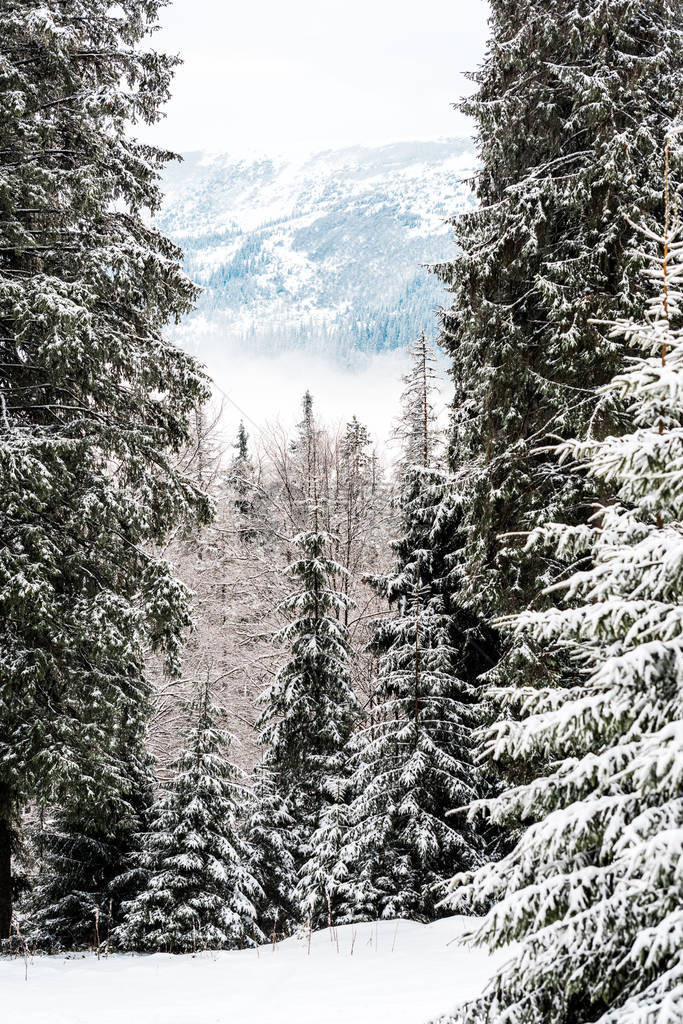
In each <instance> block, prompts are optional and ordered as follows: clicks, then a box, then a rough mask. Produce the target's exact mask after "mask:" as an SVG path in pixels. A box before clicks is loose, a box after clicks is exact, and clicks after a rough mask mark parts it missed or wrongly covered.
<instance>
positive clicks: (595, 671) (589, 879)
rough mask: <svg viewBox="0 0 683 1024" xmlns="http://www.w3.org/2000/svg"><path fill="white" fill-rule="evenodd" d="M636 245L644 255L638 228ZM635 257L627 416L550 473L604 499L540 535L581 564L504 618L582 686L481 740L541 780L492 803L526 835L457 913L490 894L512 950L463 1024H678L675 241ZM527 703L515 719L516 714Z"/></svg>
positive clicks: (623, 325)
mask: <svg viewBox="0 0 683 1024" xmlns="http://www.w3.org/2000/svg"><path fill="white" fill-rule="evenodd" d="M644 240H645V241H646V242H647V243H648V249H649V243H651V242H652V241H654V240H656V236H655V235H654V233H653V232H651V231H646V232H645V234H644ZM658 241H659V243H660V244H661V246H662V247H663V250H664V253H663V255H661V254H660V255H659V257H653V258H652V260H651V261H649V260H648V249H646V250H645V251H641V253H640V256H641V258H642V259H643V261H644V262H646V263H647V265H648V267H649V273H650V276H655V275H658V276H659V277H660V279H661V275H662V270H663V272H664V286H663V288H662V289H661V290H660V294H659V296H658V298H657V300H656V301H655V302H654V303H652V304H651V305H650V307H649V310H648V313H647V316H646V318H645V319H644V320H643V321H641V322H638V321H636V322H634V321H632V320H630V319H629V318H628V317H626V318H624V319H622V320H620V321H619V322H617V323H616V324H615V329H614V331H613V332H612V336H616V337H621V338H625V340H626V341H627V342H629V343H631V344H634V345H636V346H637V347H638V349H639V350H640V352H641V353H644V354H643V355H641V356H639V357H638V358H634V359H631V360H629V362H628V364H627V367H626V369H624V370H623V371H622V372H621V373H619V374H617V375H616V376H615V377H614V378H613V380H612V381H611V383H610V384H609V385H608V387H607V388H606V389H605V394H606V395H608V396H609V397H610V398H611V399H612V400H613V401H614V402H615V403H618V404H619V405H621V406H622V407H623V408H625V409H627V410H628V413H629V416H630V417H631V418H632V427H631V429H630V430H629V431H628V432H626V433H623V434H621V435H620V436H615V435H608V436H607V437H604V438H603V437H600V436H596V435H595V434H589V435H588V437H587V439H586V440H583V441H573V442H567V443H565V444H563V445H562V446H561V447H560V449H559V458H560V459H561V460H562V461H563V462H564V463H565V464H569V465H574V466H576V465H577V463H578V466H579V467H580V468H582V469H583V470H585V471H586V472H588V473H589V474H590V475H591V477H592V478H593V479H594V480H595V481H596V485H601V484H605V485H606V486H607V488H608V489H609V490H614V491H615V492H616V498H615V500H614V501H613V502H611V503H609V504H605V505H600V506H599V507H598V508H597V510H594V514H593V517H592V518H591V520H590V522H589V523H588V524H586V525H573V526H572V525H560V524H557V523H554V524H550V525H548V526H545V527H541V528H538V529H537V531H536V532H535V533H534V534H532V535H531V538H530V540H529V545H530V546H536V545H538V544H541V545H542V546H545V545H546V544H551V545H553V546H554V547H556V549H557V551H558V556H559V557H561V558H563V559H564V558H569V559H572V560H573V559H576V558H579V557H583V559H584V560H583V563H582V566H585V568H583V567H582V568H581V569H580V570H577V571H576V572H574V574H573V575H572V576H571V577H570V579H569V580H568V581H566V582H564V583H563V584H561V585H559V584H557V585H555V586H554V587H553V588H552V590H551V596H552V595H553V594H555V593H556V592H557V591H558V590H564V591H565V600H564V602H563V604H562V606H560V607H553V608H549V609H547V610H545V611H539V612H533V613H532V612H526V613H523V614H521V615H520V616H518V617H517V618H516V619H515V620H514V624H515V625H516V627H517V629H518V630H519V632H520V635H521V637H522V638H524V637H527V636H530V637H533V638H535V639H536V640H537V642H539V643H541V644H544V645H546V646H550V645H555V646H560V647H562V648H563V649H564V650H565V652H567V655H568V656H569V657H570V658H571V661H572V664H573V665H574V668H575V673H576V680H577V681H576V682H575V684H574V685H573V686H568V687H566V688H555V687H552V686H550V687H544V688H540V689H537V690H536V689H526V690H524V691H522V692H520V691H519V690H517V689H514V688H513V689H510V690H509V691H508V692H507V697H508V699H509V700H510V702H511V704H512V706H513V707H516V709H517V710H518V713H521V715H522V720H521V721H508V722H501V723H499V724H498V726H497V727H496V728H495V729H494V730H493V732H492V733H491V735H490V752H491V754H492V756H494V757H496V758H499V759H505V760H508V759H509V760H512V761H513V762H514V761H526V762H530V763H531V764H538V763H539V761H540V763H546V764H549V765H550V766H551V767H550V768H549V770H548V771H547V773H546V774H545V775H543V776H541V777H538V778H536V779H535V780H534V781H532V782H530V783H528V784H526V785H523V786H520V787H518V788H515V789H512V790H511V791H508V792H506V793H504V794H502V795H501V796H500V797H499V798H498V799H496V800H494V801H492V802H491V803H490V805H489V810H490V811H491V813H492V814H493V816H494V818H496V819H497V820H499V821H501V822H502V823H506V822H508V821H510V820H511V819H512V820H518V819H520V818H521V819H523V820H524V821H525V822H526V823H530V827H529V828H528V830H527V832H526V833H525V834H524V835H523V837H522V839H521V840H520V842H519V844H518V846H517V847H516V849H515V850H514V851H513V852H512V853H511V854H509V855H508V856H507V857H506V858H505V859H504V860H502V861H501V862H500V863H498V864H496V865H492V866H491V865H490V866H489V867H488V868H487V869H486V871H485V872H482V874H480V875H478V876H475V878H474V880H471V879H470V880H465V879H460V880H459V881H460V883H462V882H463V881H469V884H468V885H466V886H465V887H464V890H463V889H457V888H456V893H455V898H458V897H459V896H460V895H462V894H463V893H464V894H467V893H468V892H469V893H473V894H474V896H475V897H476V898H477V899H478V900H479V901H480V902H481V903H483V904H486V903H487V901H489V900H491V899H494V900H499V901H500V902H499V903H498V904H497V905H496V906H494V907H493V909H492V910H491V911H490V913H489V914H488V916H487V917H486V918H485V919H484V921H483V923H482V924H481V926H480V928H479V930H478V933H477V936H476V938H477V941H479V942H485V943H487V944H489V945H492V946H502V945H506V944H507V943H509V942H510V941H514V940H517V941H519V942H520V943H521V945H520V946H519V948H518V950H517V952H516V953H515V954H514V955H513V957H512V959H511V960H510V961H509V963H507V964H506V965H505V967H504V968H502V970H500V971H499V973H498V976H497V978H496V979H495V981H494V982H493V984H492V985H491V986H490V987H489V989H488V991H487V992H486V993H485V994H484V996H482V997H481V998H480V999H479V1000H478V1001H477V1002H475V1003H474V1004H472V1005H470V1006H469V1007H465V1008H463V1009H462V1010H461V1011H460V1012H459V1013H458V1014H456V1015H455V1017H454V1018H453V1019H454V1020H458V1021H463V1022H464V1021H466V1022H467V1024H473V1022H478V1021H481V1022H482V1024H483V1022H486V1024H503V1022H505V1024H588V1022H599V1024H664V1022H669V1021H671V1022H673V1021H676V1020H680V1019H681V1015H682V1014H683V962H682V960H681V950H682V949H683V900H682V896H683V889H682V887H681V872H680V867H681V862H682V861H681V854H682V852H683V850H682V840H681V822H682V821H683V774H682V772H681V766H682V764H683V758H682V756H681V755H682V752H683V728H682V722H683V699H682V694H683V691H682V688H681V679H682V677H683V676H682V672H681V664H682V661H681V659H682V656H683V617H682V615H681V607H682V605H683V547H682V545H681V535H682V531H683V426H682V424H683V399H682V397H681V396H682V395H683V388H682V386H681V385H682V383H683V328H682V323H683V232H682V231H681V227H680V225H676V226H674V227H673V228H672V229H670V230H669V229H667V230H666V232H665V233H664V235H663V236H662V237H660V238H659V239H658ZM520 705H521V707H520Z"/></svg>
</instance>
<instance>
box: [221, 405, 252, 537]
mask: <svg viewBox="0 0 683 1024" xmlns="http://www.w3.org/2000/svg"><path fill="white" fill-rule="evenodd" d="M234 449H235V454H234V456H233V459H232V461H231V463H230V470H229V473H228V481H227V482H228V486H229V487H230V488H231V490H232V492H233V494H234V507H235V511H236V513H237V521H238V535H239V538H240V540H243V541H251V540H253V539H254V537H255V536H256V530H255V529H254V522H253V520H254V515H255V509H254V467H253V465H252V462H251V459H250V458H249V434H248V433H247V431H246V428H245V426H244V423H243V422H242V421H241V420H240V425H239V428H238V431H237V440H236V441H235V444H234Z"/></svg>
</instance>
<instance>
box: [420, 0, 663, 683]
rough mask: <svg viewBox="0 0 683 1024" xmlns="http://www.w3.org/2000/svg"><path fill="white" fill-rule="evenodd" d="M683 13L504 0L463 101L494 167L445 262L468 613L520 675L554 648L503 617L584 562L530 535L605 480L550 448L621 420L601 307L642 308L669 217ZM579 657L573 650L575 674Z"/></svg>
mask: <svg viewBox="0 0 683 1024" xmlns="http://www.w3.org/2000/svg"><path fill="white" fill-rule="evenodd" d="M681 14H682V9H681V4H680V2H678V0H644V2H643V0H578V2H577V0H552V2H551V0H531V2H529V3H525V4H522V5H520V4H515V3H510V2H509V0H492V3H491V18H490V25H491V38H490V41H489V44H488V48H487V53H486V58H485V61H484V63H483V65H482V67H481V68H480V69H479V71H478V72H477V73H476V74H475V75H473V76H472V77H473V80H474V81H475V82H476V84H477V87H478V88H477V91H476V93H475V94H474V96H472V97H471V98H468V99H466V100H465V101H464V102H462V103H461V104H460V110H461V111H462V112H463V113H465V114H466V115H468V116H471V117H473V118H474V120H475V122H476V125H477V132H478V146H479V153H480V158H481V163H482V167H481V171H480V173H479V174H478V175H477V178H476V187H475V194H476V198H477V200H478V204H477V208H476V209H475V210H473V211H471V212H467V213H465V214H464V215H463V216H461V217H459V218H458V219H457V220H456V221H455V222H454V226H455V239H456V242H457V244H458V246H459V249H460V250H461V252H460V254H459V255H458V257H457V258H456V259H455V260H454V261H453V262H452V263H449V264H444V265H442V266H440V267H438V268H437V273H438V274H439V276H440V277H441V279H442V280H443V281H444V282H445V284H446V285H447V286H448V288H449V289H450V291H451V292H452V293H453V304H452V306H451V308H450V309H447V310H443V311H442V314H441V321H442V333H441V337H440V343H441V345H442V346H443V347H444V348H445V350H446V352H447V353H448V355H449V356H450V358H451V360H452V374H453V380H454V383H455V401H454V418H453V429H452V434H451V442H450V459H451V466H452V469H453V471H454V472H455V473H456V476H457V485H456V487H455V488H454V489H453V491H452V492H451V493H450V494H449V495H448V499H447V501H446V502H445V503H444V509H443V519H444V522H448V523H449V524H450V526H449V529H450V532H451V549H452V550H453V551H454V553H455V556H454V560H453V565H452V576H453V580H452V586H453V589H454V590H457V591H458V594H459V597H458V603H459V605H460V606H461V607H462V608H463V609H464V610H465V614H466V615H467V616H469V618H470V621H469V622H466V621H464V622H463V623H462V627H463V630H464V631H465V632H469V635H470V637H471V642H472V644H473V645H476V647H477V648H478V649H479V651H480V655H481V657H479V658H475V659H474V661H473V663H472V664H473V667H474V669H475V670H482V669H486V668H487V667H490V666H491V665H493V664H494V663H496V662H497V661H498V659H499V658H501V656H502V660H501V662H500V665H499V671H498V676H497V677H498V679H499V681H500V682H501V684H504V683H506V682H510V680H511V679H515V678H517V679H522V678H523V680H524V682H527V683H528V682H529V681H530V680H531V679H532V678H534V677H539V678H542V679H545V678H546V676H547V672H548V656H547V652H545V651H543V650H538V649H537V648H535V647H533V646H528V645H527V646H523V645H522V646H520V645H518V644H516V643H514V642H513V643H512V644H511V645H510V644H508V643H507V641H505V642H503V643H502V646H501V643H500V640H499V639H498V638H496V636H495V634H493V633H492V632H491V622H492V620H493V619H494V618H495V617H496V616H499V615H501V614H504V613H514V612H517V611H519V610H521V609H522V608H524V607H526V606H527V605H528V603H529V601H530V600H531V599H532V598H534V597H536V595H537V594H538V591H539V589H542V587H543V586H544V585H545V584H547V582H548V580H549V579H552V578H554V577H556V576H558V575H559V574H560V573H561V572H562V571H564V569H565V566H564V563H563V562H562V560H560V559H557V558H555V559H553V558H550V559H547V558H541V557H539V556H538V553H534V552H529V551H524V550H523V545H520V544H519V543H517V542H516V541H515V539H514V535H515V534H518V533H519V532H520V531H526V530H529V529H531V528H533V527H534V526H535V525H536V524H537V523H539V522H543V521H545V520H547V519H556V518H563V519H566V520H567V521H574V522H581V521H582V520H585V516H586V514H587V513H586V511H585V509H586V507H587V503H588V502H590V500H592V492H591V488H593V487H595V486H599V487H603V486H605V484H604V482H603V481H599V482H597V481H594V480H592V479H587V478H585V477H584V476H583V475H581V474H576V473H575V472H573V471H572V469H571V468H570V467H568V466H566V465H564V464H562V463H560V462H559V461H558V459H557V457H556V455H555V454H554V453H553V452H552V451H551V450H550V449H551V448H552V446H553V445H554V444H555V443H556V442H557V440H558V438H561V437H571V436H572V435H574V434H576V435H578V436H580V435H581V433H582V432H583V431H584V429H586V428H587V426H588V424H589V423H590V424H593V426H594V427H595V429H596V430H599V429H603V430H607V429H611V430H618V429H621V427H620V420H619V415H618V413H617V411H616V410H614V409H613V408H612V407H611V406H610V405H609V403H607V402H605V401H603V400H602V399H598V398H596V396H595V393H594V392H593V391H591V390H590V389H591V388H592V387H593V385H600V384H601V383H605V382H607V381H608V380H609V379H610V377H611V375H612V373H613V372H614V371H615V369H616V367H617V366H618V364H619V358H620V356H619V353H620V345H619V343H618V342H616V341H615V340H614V339H612V338H605V337H604V336H602V335H601V333H600V332H599V330H598V329H597V327H596V326H595V323H594V321H595V320H596V319H610V318H613V317H614V315H615V313H616V311H617V310H618V309H620V308H621V307H622V306H623V309H624V311H625V312H626V313H628V314H630V315H636V314H637V312H638V311H639V310H642V301H641V296H640V294H639V293H638V290H637V289H635V290H634V289H633V287H632V281H633V280H634V274H635V273H636V272H637V268H638V266H640V265H641V264H642V259H641V257H640V256H638V255H634V253H633V249H632V242H633V239H634V229H633V227H632V222H633V221H634V220H635V221H639V220H642V219H643V218H644V219H645V220H647V219H648V218H652V217H653V216H654V217H656V218H657V219H659V220H661V213H662V192H661V188H660V187H659V183H658V182H656V181H655V180H654V176H653V167H654V166H655V165H656V163H657V161H658V154H659V153H660V152H661V149H662V144H663V139H664V136H665V132H666V130H667V126H668V124H669V122H670V119H671V118H672V117H673V116H675V114H676V112H677V110H678V107H679V104H680V96H681V88H682V86H683V37H682V36H681V33H680V23H681ZM650 222H651V223H652V221H651V220H650ZM502 535H506V536H507V535H512V536H509V537H507V539H506V540H503V541H501V536H502ZM473 616H474V617H476V620H475V621H472V617H473ZM477 621H478V623H479V630H477V624H476V622H477ZM563 666H564V659H563V658H562V657H561V656H560V655H558V664H557V665H556V666H555V671H556V672H557V673H558V674H559V675H558V678H561V677H562V672H563ZM468 678H469V679H470V680H471V675H470V674H469V673H468Z"/></svg>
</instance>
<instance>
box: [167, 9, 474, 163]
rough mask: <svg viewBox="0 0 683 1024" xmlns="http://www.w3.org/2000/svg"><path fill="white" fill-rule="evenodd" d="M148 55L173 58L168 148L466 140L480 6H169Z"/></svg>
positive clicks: (276, 148)
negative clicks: (465, 111)
mask: <svg viewBox="0 0 683 1024" xmlns="http://www.w3.org/2000/svg"><path fill="white" fill-rule="evenodd" d="M161 17H162V23H163V29H162V31H161V32H159V33H158V34H157V36H156V39H155V46H157V48H159V49H164V50H166V51H167V52H171V53H179V54H180V55H181V56H182V57H183V59H184V62H185V63H184V66H183V67H182V68H180V69H179V70H178V72H177V76H176V80H175V85H174V96H173V99H172V101H171V103H170V104H169V106H168V110H167V113H168V116H167V118H166V119H165V121H163V122H162V124H161V125H160V126H158V127H156V128H155V129H153V138H154V140H155V141H156V142H158V143H159V144H160V145H167V146H169V147H170V148H173V149H176V150H184V151H187V150H193V149H203V150H209V151H226V152H240V153H241V152H244V151H258V152H267V153H273V152H290V151H297V150H306V151H307V150H315V149H324V148H327V147H335V146H342V145H353V144H355V143H362V144H377V143H384V142H390V141H394V140H399V139H424V138H438V137H443V136H453V135H460V134H465V133H466V132H467V131H468V126H467V125H466V124H465V123H464V122H463V120H462V119H461V118H460V117H459V115H457V114H456V113H455V112H454V111H453V110H452V109H451V107H450V103H452V102H453V101H454V100H456V99H458V97H459V96H460V95H462V94H463V93H464V92H465V91H466V90H467V89H468V83H467V82H466V81H465V79H464V78H463V72H465V71H467V70H469V69H472V68H474V67H475V66H476V65H477V63H478V62H479V60H480V57H481V55H482V52H483V47H484V40H485V35H486V0H424V2H422V3H420V2H419V0H289V2H283V0H239V2H238V0H175V2H174V3H172V4H171V6H170V7H168V8H167V9H166V10H164V11H162V16H161Z"/></svg>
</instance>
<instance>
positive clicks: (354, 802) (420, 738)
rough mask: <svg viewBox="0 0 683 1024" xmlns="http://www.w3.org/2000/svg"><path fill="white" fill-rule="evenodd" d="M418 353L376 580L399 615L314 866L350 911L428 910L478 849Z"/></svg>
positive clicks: (380, 626)
mask: <svg viewBox="0 0 683 1024" xmlns="http://www.w3.org/2000/svg"><path fill="white" fill-rule="evenodd" d="M411 357H412V358H411V367H410V371H409V373H408V374H407V375H406V377H405V378H404V382H405V390H404V393H403V398H402V418H401V423H400V428H399V431H398V436H399V439H400V441H401V445H402V451H401V459H400V463H399V481H398V496H397V504H398V512H399V525H400V528H401V536H400V537H399V539H398V540H397V541H396V542H395V543H394V544H393V548H394V552H395V556H396V557H395V564H394V566H393V567H392V570H391V572H390V573H389V574H387V575H385V576H381V577H375V579H374V584H375V586H376V588H377V589H378V590H379V591H380V593H382V594H383V595H384V596H385V597H386V598H387V599H388V600H389V603H390V605H391V606H392V608H393V612H392V614H390V615H387V616H384V617H383V618H382V619H380V620H379V621H378V622H377V623H376V626H375V631H374V636H373V640H372V648H373V650H374V651H375V653H376V655H377V657H378V658H379V671H378V673H377V676H376V679H375V682H374V686H373V691H372V693H371V700H370V706H369V708H368V716H367V721H366V722H365V724H364V725H363V727H362V728H361V729H360V730H359V731H358V733H357V734H356V735H355V736H354V737H353V741H352V754H351V763H352V766H353V771H352V775H351V777H350V778H348V777H347V779H346V782H345V784H344V785H343V787H342V788H341V790H340V792H343V794H344V796H345V800H344V801H341V802H340V806H339V807H338V808H336V810H335V811H334V813H333V814H331V815H330V816H329V820H328V822H327V823H326V824H327V825H328V833H329V835H328V836H327V839H328V842H327V852H326V855H325V860H324V864H323V866H322V867H321V866H318V868H317V871H318V875H319V876H322V875H323V874H324V871H323V867H324V869H325V870H326V871H327V874H328V877H329V878H330V879H333V880H334V886H332V885H331V884H330V888H333V889H334V892H335V895H336V898H337V901H338V902H341V903H343V907H344V909H343V913H344V915H345V917H346V918H348V919H352V918H359V917H368V916H369V917H379V916H386V917H396V916H408V917H414V918H419V919H422V920H426V919H429V918H431V917H433V916H434V915H435V914H436V902H437V900H438V894H437V892H436V889H435V886H438V884H439V883H440V882H444V881H445V880H446V879H447V878H448V877H450V875H451V873H452V872H453V870H455V869H456V866H457V865H460V867H461V868H465V867H466V866H470V867H471V866H474V865H476V864H478V863H479V862H480V860H481V855H482V847H483V844H482V842H481V840H480V839H479V837H478V836H477V835H476V834H475V832H474V831H473V829H472V828H471V827H470V826H469V825H468V824H467V822H466V821H465V820H459V819H456V818H449V817H448V814H449V812H450V811H451V810H452V809H453V807H462V806H463V805H464V804H467V803H469V801H470V800H472V799H473V798H475V797H476V796H478V795H479V778H478V772H477V770H476V769H475V768H474V765H473V763H472V762H473V749H474V738H473V730H474V728H475V726H476V724H477V723H478V709H477V706H476V694H475V693H474V691H473V690H472V688H471V687H470V686H468V685H467V684H466V683H464V682H462V681H461V679H460V677H459V674H458V666H459V663H460V660H461V658H462V650H461V648H462V646H463V645H462V644H461V643H460V642H459V641H460V639H461V638H460V636H457V640H458V644H457V645H456V644H455V643H454V636H455V635H454V634H453V631H452V616H451V614H450V606H449V601H450V594H449V590H448V562H447V550H446V548H445V546H443V540H444V537H445V534H444V533H443V531H442V530H441V526H440V522H439V513H440V508H441V502H442V499H443V495H444V491H445V490H446V489H447V487H448V486H449V482H448V478H447V474H446V473H445V472H444V471H443V469H442V468H441V467H440V466H439V458H440V449H439V440H440V439H439V432H438V429H437V413H436V400H437V392H438V387H437V379H436V358H435V353H434V350H433V347H432V346H431V344H430V343H429V342H428V340H427V338H426V337H425V334H424V332H423V333H422V334H421V336H420V337H419V338H418V339H417V340H416V342H415V343H414V345H413V346H412V350H411ZM320 838H321V841H322V839H323V838H325V837H324V836H321V837H320ZM323 847H324V844H323ZM324 848H325V847H324ZM321 856H322V854H321ZM309 870H312V868H309Z"/></svg>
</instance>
